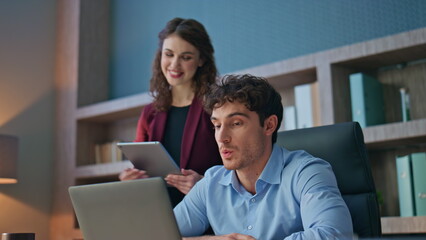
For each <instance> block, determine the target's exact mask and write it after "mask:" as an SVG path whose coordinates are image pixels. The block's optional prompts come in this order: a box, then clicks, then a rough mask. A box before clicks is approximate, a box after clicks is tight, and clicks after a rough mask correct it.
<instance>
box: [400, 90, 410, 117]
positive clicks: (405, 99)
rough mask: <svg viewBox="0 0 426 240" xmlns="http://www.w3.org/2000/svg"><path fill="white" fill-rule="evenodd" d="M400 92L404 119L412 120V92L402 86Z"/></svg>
mask: <svg viewBox="0 0 426 240" xmlns="http://www.w3.org/2000/svg"><path fill="white" fill-rule="evenodd" d="M399 93H400V95H401V112H402V121H403V122H407V121H409V120H411V117H410V94H409V93H408V89H406V88H400V89H399Z"/></svg>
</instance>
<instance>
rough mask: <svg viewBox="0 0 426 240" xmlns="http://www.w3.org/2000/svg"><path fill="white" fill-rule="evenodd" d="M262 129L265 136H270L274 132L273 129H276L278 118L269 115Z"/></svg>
mask: <svg viewBox="0 0 426 240" xmlns="http://www.w3.org/2000/svg"><path fill="white" fill-rule="evenodd" d="M263 126H264V129H265V134H266V135H268V136H269V135H272V134H273V133H274V132H275V129H277V127H278V117H277V116H276V115H271V116H269V117H268V118H266V119H265V122H264V125H263Z"/></svg>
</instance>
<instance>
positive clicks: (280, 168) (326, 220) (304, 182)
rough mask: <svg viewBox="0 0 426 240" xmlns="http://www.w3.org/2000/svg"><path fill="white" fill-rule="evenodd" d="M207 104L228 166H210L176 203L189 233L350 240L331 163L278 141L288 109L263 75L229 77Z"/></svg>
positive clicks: (183, 228)
mask: <svg viewBox="0 0 426 240" xmlns="http://www.w3.org/2000/svg"><path fill="white" fill-rule="evenodd" d="M205 107H206V109H207V110H209V111H210V112H211V114H212V115H211V120H212V122H213V125H214V128H215V138H216V141H217V143H218V146H219V151H220V154H221V157H222V161H223V166H215V167H212V168H210V169H209V170H207V172H206V174H205V176H204V178H203V179H202V180H200V181H199V182H198V183H197V184H196V185H195V186H194V188H193V189H192V190H191V191H190V192H189V194H188V195H187V196H186V197H185V198H184V200H183V201H182V202H181V203H180V204H179V205H178V206H176V208H175V209H174V212H175V216H176V219H177V222H178V225H179V228H180V231H181V233H182V235H183V236H184V237H194V236H199V235H201V234H203V232H204V231H205V230H206V229H207V228H208V227H209V226H211V227H212V229H213V230H214V232H215V234H216V235H217V236H202V237H199V238H195V239H250V240H251V239H351V237H352V231H353V230H352V221H351V216H350V213H349V211H348V208H347V206H346V204H345V202H344V201H343V199H342V197H341V195H340V192H339V190H338V188H337V183H336V179H335V176H334V173H333V172H332V169H331V166H330V165H329V164H328V163H327V162H326V161H324V160H322V159H318V158H316V157H313V156H311V155H309V154H308V153H307V152H304V151H288V150H286V149H284V148H281V147H279V146H277V145H274V143H275V142H276V138H277V129H278V127H279V126H280V123H281V120H282V114H283V110H282V109H283V108H282V103H281V96H280V95H279V93H278V92H277V91H276V90H275V89H274V88H273V87H272V86H271V85H270V84H269V83H268V82H267V81H266V80H265V79H263V78H258V77H254V76H251V75H242V76H236V75H228V76H225V77H224V78H223V79H222V82H221V85H219V86H216V87H214V88H213V89H212V91H211V93H210V94H209V95H208V96H207V99H206V102H205ZM191 239H192V238H191Z"/></svg>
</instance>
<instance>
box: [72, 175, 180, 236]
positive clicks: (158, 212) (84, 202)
mask: <svg viewBox="0 0 426 240" xmlns="http://www.w3.org/2000/svg"><path fill="white" fill-rule="evenodd" d="M69 194H70V197H71V201H72V204H73V206H74V210H75V213H76V216H77V220H78V222H79V225H80V229H81V231H82V233H83V237H84V239H85V240H117V239H138V240H139V239H140V240H143V239H149V240H152V239H170V240H174V239H176V240H181V236H180V233H179V229H178V226H177V223H176V219H175V216H174V214H173V209H172V206H171V203H170V199H169V195H168V193H167V190H166V183H165V182H164V180H163V179H161V178H159V177H157V178H147V179H139V180H132V181H123V182H110V183H100V184H90V185H81V186H72V187H70V188H69Z"/></svg>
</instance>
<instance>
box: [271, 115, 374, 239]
mask: <svg viewBox="0 0 426 240" xmlns="http://www.w3.org/2000/svg"><path fill="white" fill-rule="evenodd" d="M277 144H278V145H279V146H282V147H285V148H286V149H288V150H305V151H307V152H308V153H310V154H311V155H313V156H315V157H319V158H322V159H324V160H326V161H328V162H329V163H330V164H331V166H332V168H333V171H334V174H335V175H336V179H337V185H338V187H339V189H340V192H341V194H342V196H343V199H344V200H345V202H346V205H347V206H348V208H349V211H350V213H351V216H352V223H353V229H354V233H356V234H357V235H358V237H360V238H362V237H378V236H381V224H380V213H379V206H378V202H377V195H376V188H375V186H374V181H373V176H372V173H371V168H370V163H369V161H368V158H367V152H366V148H365V144H364V135H363V134H362V130H361V127H360V125H359V124H358V123H357V122H348V123H338V124H334V125H328V126H321V127H313V128H304V129H296V130H290V131H284V132H279V133H278V138H277Z"/></svg>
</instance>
